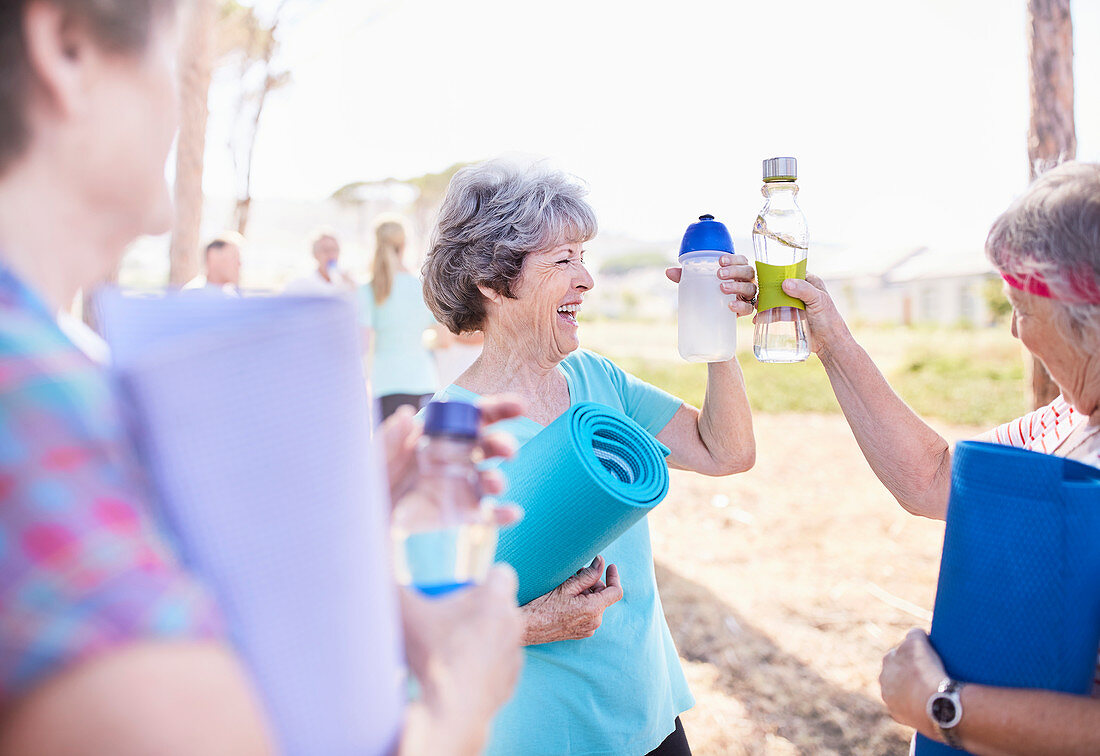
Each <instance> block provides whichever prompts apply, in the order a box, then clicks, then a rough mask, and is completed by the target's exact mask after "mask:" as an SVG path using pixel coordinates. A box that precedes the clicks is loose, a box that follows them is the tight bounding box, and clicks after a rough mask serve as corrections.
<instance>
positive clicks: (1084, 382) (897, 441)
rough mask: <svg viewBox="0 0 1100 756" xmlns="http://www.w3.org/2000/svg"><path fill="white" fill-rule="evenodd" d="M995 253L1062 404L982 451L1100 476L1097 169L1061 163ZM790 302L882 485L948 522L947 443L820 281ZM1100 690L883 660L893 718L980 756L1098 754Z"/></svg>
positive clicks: (794, 284) (998, 435) (990, 246)
mask: <svg viewBox="0 0 1100 756" xmlns="http://www.w3.org/2000/svg"><path fill="white" fill-rule="evenodd" d="M985 248H986V254H987V256H988V257H989V259H990V261H991V262H992V263H993V266H994V267H995V268H996V269H997V272H998V273H999V274H1000V275H1001V277H1002V278H1003V279H1004V290H1005V294H1006V295H1007V296H1008V300H1009V302H1011V304H1012V326H1011V327H1012V335H1013V336H1015V337H1016V338H1018V339H1019V340H1020V342H1021V343H1022V344H1023V345H1024V346H1025V347H1026V348H1027V350H1028V351H1029V352H1031V354H1032V355H1034V356H1035V357H1038V358H1039V360H1040V361H1041V362H1042V363H1043V365H1045V366H1046V368H1047V371H1048V372H1049V373H1050V375H1051V377H1052V378H1053V379H1054V382H1055V383H1057V384H1058V386H1059V388H1060V389H1061V392H1062V393H1061V394H1060V395H1059V396H1058V397H1057V398H1056V399H1055V400H1054V401H1053V402H1051V403H1050V404H1048V405H1047V406H1045V407H1040V408H1039V409H1037V410H1035V411H1034V412H1031V413H1029V414H1027V415H1025V416H1024V417H1021V418H1018V419H1016V420H1013V421H1011V422H1008V423H1005V424H1004V425H1002V426H1000V427H998V428H995V429H994V430H992V431H989V432H988V433H986V434H985V435H983V436H980V437H979V439H978V440H980V441H988V442H991V443H996V444H1006V445H1008V446H1015V447H1020V448H1024V449H1031V450H1034V451H1039V452H1043V453H1046V454H1053V455H1056V456H1060V457H1067V458H1069V459H1074V460H1077V461H1079V462H1083V463H1085V464H1089V465H1092V466H1094V467H1100V165H1096V164H1088V163H1073V162H1071V163H1065V164H1063V165H1061V166H1059V167H1058V168H1055V169H1053V170H1051V171H1049V172H1047V173H1045V174H1043V175H1042V176H1040V177H1039V178H1038V179H1036V180H1035V182H1034V183H1032V185H1031V186H1030V187H1028V189H1027V191H1026V192H1025V193H1024V194H1023V196H1021V197H1020V198H1019V199H1017V200H1016V201H1015V202H1013V203H1012V205H1010V206H1009V208H1008V209H1007V210H1005V212H1004V213H1002V214H1001V216H1000V217H999V218H998V219H997V220H996V221H995V222H994V223H993V227H992V228H991V229H990V231H989V236H988V238H987V239H986V245H985ZM783 290H784V291H785V292H786V293H787V294H789V295H791V296H792V297H798V298H799V299H801V300H802V301H804V302H805V303H806V312H807V314H808V316H809V320H810V333H811V336H812V340H813V349H814V351H816V352H817V355H818V357H819V358H820V359H821V364H822V365H823V366H824V367H825V372H826V373H827V374H828V376H829V380H830V382H831V383H832V386H833V391H834V392H835V393H836V397H837V400H838V401H839V402H840V406H841V408H842V409H843V410H844V416H845V417H846V418H847V420H848V424H849V425H850V426H851V428H852V431H853V433H854V434H855V437H856V440H857V441H858V442H859V446H860V448H861V449H862V450H863V454H864V456H865V457H866V458H867V461H868V463H870V465H871V469H872V470H873V471H874V473H875V475H877V476H878V479H879V480H880V481H882V483H883V485H885V486H886V488H887V489H889V491H890V493H892V494H893V495H894V498H896V499H897V500H898V503H899V504H901V506H902V507H903V508H904V509H906V510H907V511H909V512H911V513H913V514H915V515H919V516H921V517H929V518H933V519H937V520H943V519H945V518H946V516H947V504H948V499H949V498H950V494H951V447H950V445H949V444H948V442H947V441H946V440H945V439H944V438H943V437H942V436H940V435H939V434H938V433H937V432H936V431H935V430H933V429H932V428H931V427H930V426H928V425H927V424H926V423H925V422H924V421H923V420H922V419H921V418H920V417H918V416H917V415H916V413H914V412H913V410H912V409H910V408H909V406H908V405H906V404H905V402H904V401H902V399H901V398H900V397H899V396H898V395H897V394H896V393H894V391H893V389H891V388H890V386H889V384H887V382H886V379H885V378H884V377H883V375H882V373H881V372H879V369H878V368H877V367H876V366H875V364H874V362H872V360H871V358H870V356H868V354H867V352H865V351H864V350H863V348H862V347H861V346H860V345H859V344H858V343H856V341H855V339H854V338H853V336H852V334H851V332H850V331H849V330H848V327H847V325H846V324H845V323H844V321H843V320H842V319H841V317H840V314H839V313H838V312H837V309H836V306H835V305H834V304H833V301H832V299H831V298H830V296H829V294H828V292H827V291H826V289H825V286H824V284H823V283H822V281H821V279H820V278H817V277H816V276H809V277H808V280H806V281H800V280H794V279H792V280H788V281H785V282H784V283H783ZM992 525H993V524H991V526H992ZM975 619H976V621H980V618H975ZM1096 680H1097V685H1096V686H1095V687H1094V695H1093V697H1092V698H1088V697H1084V696H1071V695H1066V694H1063V693H1054V692H1051V691H1042V690H1017V689H1009V688H998V687H993V686H988V685H975V684H972V683H969V682H968V681H966V680H955V681H951V680H950V678H949V677H948V675H947V673H946V671H945V670H944V667H943V663H942V662H941V661H940V658H939V656H938V655H937V654H936V651H935V649H933V648H932V644H931V643H930V642H929V640H928V635H927V634H926V633H925V632H924V631H923V630H912V631H910V633H909V634H908V636H907V637H906V639H905V641H904V642H903V643H902V644H901V645H900V646H899V647H898V648H896V649H894V650H892V651H890V653H889V654H887V656H886V658H885V659H884V660H883V666H882V674H881V676H880V678H879V681H880V683H881V685H882V698H883V700H884V701H885V703H886V706H887V708H888V709H889V710H890V715H891V716H892V717H893V718H894V719H896V720H897V721H898V722H900V723H901V724H904V725H908V726H909V727H913V728H914V729H916V730H917V731H918V732H920V733H921V734H922V735H925V736H926V737H929V738H931V739H933V740H938V741H940V742H947V741H948V740H949V739H950V740H952V741H954V742H952V743H951V744H952V745H954V746H955V747H962V748H965V749H966V750H967V751H970V752H972V753H976V754H1043V753H1052V754H1053V753H1059V754H1069V753H1074V754H1076V753H1080V754H1086V753H1087V754H1096V753H1100V665H1098V667H1097V672H1096ZM949 682H950V683H952V684H953V687H954V686H958V693H959V701H960V707H959V710H960V713H961V718H960V719H959V720H958V723H957V724H956V725H954V726H952V727H951V728H949V729H948V730H941V729H940V727H939V726H938V724H937V722H935V721H934V720H933V719H932V717H931V716H930V714H929V713H928V712H929V703H930V700H931V698H932V696H933V695H934V694H936V693H937V692H938V691H939V690H940V686H941V685H946V684H948V683H949ZM960 744H961V745H960Z"/></svg>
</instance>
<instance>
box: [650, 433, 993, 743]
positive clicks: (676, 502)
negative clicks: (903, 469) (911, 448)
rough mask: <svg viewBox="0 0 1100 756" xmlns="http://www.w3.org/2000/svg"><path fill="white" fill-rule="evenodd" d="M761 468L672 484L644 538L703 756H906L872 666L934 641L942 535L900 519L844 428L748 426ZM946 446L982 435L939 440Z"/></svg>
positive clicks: (680, 477)
mask: <svg viewBox="0 0 1100 756" xmlns="http://www.w3.org/2000/svg"><path fill="white" fill-rule="evenodd" d="M755 429H756V439H757V449H758V454H757V463H756V467H755V468H754V469H753V470H751V471H749V472H748V473H745V474H742V475H737V476H733V477H730V478H720V479H714V478H705V477H702V476H699V475H694V474H690V473H682V472H673V474H672V485H671V491H670V493H669V496H668V498H667V499H666V500H665V502H664V503H662V504H661V505H660V506H659V507H658V508H657V509H656V510H655V511H654V512H653V514H652V515H650V526H651V529H652V537H653V551H654V554H655V556H656V562H657V579H658V582H659V584H660V591H661V597H662V600H663V602H664V607H665V613H666V615H667V617H668V622H669V626H670V627H671V629H672V635H673V637H674V638H675V640H676V645H677V648H678V649H679V651H680V656H681V658H682V660H683V664H684V668H685V670H686V673H687V677H688V681H689V682H690V684H691V687H692V690H693V692H694V693H695V697H696V699H697V704H696V706H695V708H694V709H692V710H691V711H689V712H687V713H686V714H684V716H683V717H682V719H683V722H684V726H685V728H686V730H687V733H688V737H689V739H690V741H691V745H692V750H693V752H694V753H696V754H699V755H700V756H706V755H707V754H733V755H742V754H744V755H749V754H752V755H754V756H755V755H756V754H795V753H797V754H875V755H876V756H877V755H879V754H899V755H904V754H906V753H908V740H909V736H910V734H911V731H910V730H909V729H908V728H903V727H901V726H899V725H896V724H895V723H894V722H893V721H892V720H891V719H890V718H889V716H888V715H887V714H886V710H885V708H884V706H883V705H882V702H881V700H880V698H879V687H878V673H879V668H880V664H881V660H882V656H883V655H884V654H885V653H886V652H887V651H888V650H889V649H890V648H891V647H892V646H893V645H895V644H896V643H898V642H899V641H900V640H901V638H902V637H903V636H904V635H905V632H906V631H907V630H908V629H909V628H910V627H914V626H922V627H924V628H925V629H927V627H928V620H929V617H930V610H931V607H932V601H933V598H934V595H935V587H936V575H937V570H938V567H939V553H940V548H941V546H942V540H943V525H942V523H939V522H933V521H930V520H925V519H921V518H917V517H913V516H912V515H909V514H907V513H906V512H905V511H904V510H902V509H901V507H900V506H898V504H897V502H896V501H894V499H893V497H892V496H890V494H889V493H887V492H886V490H885V489H884V488H883V487H882V485H881V484H880V483H879V482H878V480H877V479H876V478H875V477H874V475H873V474H872V473H871V470H870V468H869V467H868V466H867V463H866V461H865V460H864V459H863V456H862V455H861V453H860V451H859V447H858V446H857V445H856V443H855V441H854V439H853V438H852V435H851V433H850V431H849V429H848V426H847V424H846V423H845V421H844V418H843V417H842V416H840V415H795V414H789V415H783V414H774V415H757V416H756V418H755ZM938 429H939V430H940V432H941V433H943V434H944V435H945V436H946V437H947V438H948V439H950V440H952V441H955V440H960V439H963V438H967V437H970V436H974V435H976V434H977V433H978V432H980V431H981V430H983V429H980V428H965V427H963V428H960V427H954V428H949V427H940V428H938Z"/></svg>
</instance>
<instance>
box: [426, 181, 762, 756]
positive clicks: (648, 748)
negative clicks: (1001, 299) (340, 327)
mask: <svg viewBox="0 0 1100 756" xmlns="http://www.w3.org/2000/svg"><path fill="white" fill-rule="evenodd" d="M584 194H585V192H584V189H583V187H581V186H580V185H579V184H578V183H576V182H575V181H574V180H572V179H571V178H570V177H568V176H566V175H565V174H563V173H560V172H556V171H550V170H543V169H540V168H537V167H532V168H521V167H518V166H514V165H509V164H507V163H504V162H495V161H494V162H488V163H482V164H479V165H474V166H469V167H466V168H463V169H462V170H460V171H458V173H456V174H455V176H454V178H453V179H452V180H451V184H450V186H449V187H448V188H447V194H446V196H445V198H444V200H443V206H442V209H441V210H440V212H439V220H438V224H437V227H436V230H435V233H434V234H433V236H432V244H431V250H430V251H429V253H428V258H427V261H426V262H425V264H424V294H425V299H426V300H427V302H428V304H429V306H430V307H431V308H432V311H433V312H434V313H435V315H436V317H437V318H438V319H439V321H440V322H441V323H444V324H445V325H446V326H447V327H448V329H449V330H450V331H451V332H452V333H456V334H457V333H469V332H472V331H480V332H482V333H484V334H485V346H484V350H483V351H482V354H481V356H480V357H479V358H478V360H477V361H476V362H475V363H474V364H473V365H472V366H471V367H470V368H469V369H468V370H466V371H465V372H464V373H463V374H462V375H461V376H459V378H458V380H457V381H455V382H454V383H453V384H451V385H450V386H448V387H447V388H445V389H443V391H442V392H440V396H441V397H446V398H452V399H460V400H464V401H476V400H478V398H479V397H481V396H486V395H493V394H498V393H505V392H507V393H510V394H514V395H516V396H517V397H518V398H520V399H521V400H523V402H524V404H525V405H526V407H527V411H526V414H525V416H523V417H519V418H515V419H513V420H509V421H507V422H506V423H502V424H499V425H498V429H499V430H506V431H507V432H508V433H509V434H510V435H512V436H513V437H515V438H516V439H517V441H519V443H520V444H521V445H522V444H524V443H526V442H527V441H529V440H531V439H532V438H534V437H535V435H536V434H538V433H539V432H540V431H542V430H543V428H544V427H545V426H547V425H549V424H550V423H552V422H553V421H554V420H555V419H557V418H558V417H559V416H560V415H561V414H562V413H564V412H565V411H566V410H568V409H569V407H570V406H572V405H573V404H576V403H579V402H585V401H593V402H598V403H600V404H603V405H605V406H607V407H610V408H612V409H615V410H618V411H620V412H622V413H624V414H625V415H627V416H629V417H630V418H632V419H633V420H634V421H635V422H637V423H638V424H639V425H640V426H641V427H642V428H644V429H645V430H646V431H647V432H649V433H650V434H652V435H654V436H655V437H656V438H657V440H658V441H660V442H661V443H663V444H664V445H665V446H667V447H668V448H669V449H670V450H671V453H670V454H669V456H668V463H669V465H670V466H672V467H676V468H679V469H684V470H692V471H695V472H700V473H703V474H706V475H730V474H733V473H738V472H742V471H744V470H748V469H749V468H751V467H752V465H753V462H754V461H755V455H756V442H755V440H754V438H753V432H752V416H751V413H750V410H749V402H748V397H747V396H746V394H745V383H744V380H743V378H742V375H741V368H740V366H739V365H738V363H737V360H736V359H731V360H729V361H726V362H716V363H712V364H710V365H709V366H708V372H707V376H708V377H707V387H706V397H705V399H704V402H703V407H702V409H696V408H694V407H691V406H690V405H688V404H686V403H684V402H683V401H681V400H680V399H678V398H676V397H674V396H672V395H670V394H668V393H666V392H664V391H662V390H661V389H659V388H657V387H655V386H652V385H650V384H648V383H646V382H645V381H642V380H640V379H639V378H637V377H635V376H633V375H630V374H629V373H626V372H625V371H623V370H622V369H621V368H619V367H618V366H617V365H615V364H614V363H613V362H612V361H611V360H608V359H607V358H605V357H601V356H600V355H597V354H594V353H593V352H589V351H587V350H584V349H581V348H580V341H579V332H578V325H577V313H578V311H579V310H580V308H581V307H582V306H583V303H584V297H585V295H586V294H587V293H588V292H589V291H590V290H591V289H592V288H593V286H595V281H594V280H593V279H592V276H591V275H590V274H589V272H588V269H587V267H585V263H584V252H585V250H584V246H585V243H586V242H587V241H588V240H589V239H591V238H592V237H594V236H595V235H596V216H595V213H594V212H593V211H592V208H591V207H590V206H589V205H588V202H587V201H586V200H585V198H584ZM679 272H680V271H679V269H678V268H676V269H673V271H670V277H672V278H673V279H674V280H678V279H679ZM752 279H753V269H752V267H750V266H749V265H748V261H747V260H746V259H745V258H744V257H741V256H740V255H724V256H723V257H722V259H721V261H720V263H719V269H718V271H717V273H716V275H715V279H714V287H715V288H716V289H720V290H721V291H723V292H724V293H725V294H727V295H729V302H728V304H729V307H730V309H731V310H732V311H733V312H735V313H737V314H740V315H745V314H748V313H749V312H751V311H752V305H751V304H749V301H750V300H751V299H752V298H753V297H755V296H756V286H755V284H753V282H752ZM585 503H586V502H583V501H581V502H578V506H579V507H581V508H582V509H583V507H584V505H585ZM578 519H579V520H580V521H579V522H577V523H576V524H575V527H578V528H583V527H584V522H583V517H582V518H578ZM605 556H606V561H605V559H604V557H605ZM605 566H606V571H605ZM620 573H621V579H620ZM523 612H524V619H525V622H526V626H525V631H524V643H525V644H526V661H525V664H524V669H523V673H522V676H521V678H520V683H519V687H518V688H517V691H516V695H515V696H514V697H513V699H512V700H511V701H510V702H509V703H508V705H506V706H505V707H504V708H503V709H502V710H501V712H500V714H499V715H498V717H497V719H496V721H495V722H494V724H493V731H492V736H491V738H490V741H489V749H488V753H490V754H494V755H496V754H500V756H506V755H507V756H511V755H512V754H524V756H540V755H545V756H556V755H558V754H573V755H574V756H598V755H599V756H603V755H605V754H616V756H644V754H655V755H656V754H659V755H660V756H684V755H685V754H689V753H690V748H689V746H688V741H687V737H686V735H685V733H684V729H683V726H682V725H681V723H680V719H679V715H680V713H681V712H683V711H686V710H687V709H689V708H691V706H692V705H693V703H694V701H693V699H692V695H691V692H690V690H689V689H688V685H687V680H686V679H685V677H684V673H683V670H682V669H681V666H680V661H679V658H678V655H677V653H676V648H675V644H674V643H673V640H672V634H671V633H670V632H669V629H668V624H667V622H666V621H665V617H664V612H663V610H662V607H661V599H660V596H659V595H658V592H657V582H656V578H655V576H654V568H653V554H652V547H651V544H650V536H649V524H648V520H647V519H642V520H641V521H640V522H638V523H637V524H636V525H634V526H633V527H631V528H630V529H629V530H627V531H626V533H624V534H623V535H622V536H620V537H619V538H618V539H616V540H615V541H614V542H612V543H611V544H610V545H609V546H608V547H607V549H606V551H605V554H604V555H601V556H597V557H596V559H594V560H593V562H592V564H591V565H589V566H588V567H585V568H583V569H581V570H580V571H579V572H578V573H577V574H576V575H574V576H573V577H571V578H569V579H568V580H567V581H565V583H563V584H562V585H561V586H559V587H558V588H556V589H555V590H553V591H551V592H550V593H547V594H546V595H543V596H540V597H538V598H536V599H534V600H533V601H531V602H529V603H528V604H526V605H525V606H524V607H523Z"/></svg>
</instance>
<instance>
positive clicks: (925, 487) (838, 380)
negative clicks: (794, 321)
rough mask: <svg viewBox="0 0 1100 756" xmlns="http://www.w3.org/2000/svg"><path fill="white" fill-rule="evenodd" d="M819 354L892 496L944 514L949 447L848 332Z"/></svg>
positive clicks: (930, 513)
mask: <svg viewBox="0 0 1100 756" xmlns="http://www.w3.org/2000/svg"><path fill="white" fill-rule="evenodd" d="M818 356H819V357H820V359H821V364H822V365H823V366H824V367H825V372H826V374H827V375H828V376H829V382H830V383H831V384H832V387H833V392H834V393H835V394H836V398H837V401H838V402H839V403H840V408H841V410H843V412H844V417H845V418H846V419H847V421H848V425H849V426H850V427H851V429H852V433H853V434H854V435H855V438H856V442H857V443H858V444H859V447H860V449H861V450H862V451H863V456H864V457H866V458H867V462H868V463H869V464H870V465H871V469H872V470H873V471H874V473H875V475H876V476H878V479H879V480H880V481H882V484H883V485H884V486H886V488H887V489H888V490H889V491H890V493H892V494H893V495H894V498H896V499H897V500H898V502H899V503H900V504H901V505H902V506H903V507H904V508H905V509H907V510H908V511H910V512H912V513H913V514H917V515H921V516H924V517H931V518H935V519H943V518H944V516H945V514H946V511H947V499H948V494H949V490H950V471H951V449H950V446H949V445H948V443H947V441H945V440H944V439H943V438H942V437H941V436H940V435H939V434H938V433H936V432H935V431H934V430H932V428H931V427H929V425H928V424H927V423H925V422H924V421H923V420H921V419H920V417H918V416H917V414H916V413H915V412H913V410H912V409H910V408H909V406H908V405H907V404H906V403H905V402H904V401H902V399H901V397H899V396H898V395H897V394H896V393H895V392H894V390H893V389H892V388H890V384H889V383H887V382H886V378H885V377H883V375H882V373H881V372H880V371H879V369H878V367H877V366H876V365H875V363H874V362H873V361H872V360H871V357H870V356H869V355H868V354H867V352H866V351H864V349H863V348H862V347H861V346H860V345H859V344H857V343H856V341H855V339H854V338H852V336H851V335H850V334H846V335H845V337H844V338H843V339H838V340H837V341H836V342H831V343H830V345H829V348H828V349H822V350H819V352H818Z"/></svg>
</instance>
